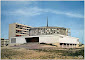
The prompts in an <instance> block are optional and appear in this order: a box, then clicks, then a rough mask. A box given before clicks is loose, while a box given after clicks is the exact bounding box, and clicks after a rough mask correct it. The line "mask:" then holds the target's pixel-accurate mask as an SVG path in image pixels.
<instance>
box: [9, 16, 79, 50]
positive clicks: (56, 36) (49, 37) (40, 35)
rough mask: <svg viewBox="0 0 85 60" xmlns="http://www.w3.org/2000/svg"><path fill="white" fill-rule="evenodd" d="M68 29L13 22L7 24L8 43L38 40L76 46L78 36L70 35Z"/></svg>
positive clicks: (59, 45) (60, 45)
mask: <svg viewBox="0 0 85 60" xmlns="http://www.w3.org/2000/svg"><path fill="white" fill-rule="evenodd" d="M69 30H70V29H68V28H64V27H52V26H49V25H48V18H47V26H45V27H32V26H27V25H23V24H18V23H13V24H10V25H9V40H10V44H23V43H29V42H39V43H48V44H54V45H56V46H58V47H68V48H69V47H71V48H73V47H77V46H78V44H79V38H76V37H71V36H70V31H69Z"/></svg>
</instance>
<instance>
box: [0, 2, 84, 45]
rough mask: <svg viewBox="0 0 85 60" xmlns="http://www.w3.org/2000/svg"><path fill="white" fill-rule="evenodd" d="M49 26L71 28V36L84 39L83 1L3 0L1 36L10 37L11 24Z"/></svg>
mask: <svg viewBox="0 0 85 60" xmlns="http://www.w3.org/2000/svg"><path fill="white" fill-rule="evenodd" d="M47 16H48V21H49V26H57V27H65V28H70V29H71V36H73V37H78V38H79V39H80V40H79V41H80V42H83V43H84V41H82V40H83V39H84V2H83V1H81V2H80V1H3V2H1V37H2V38H8V32H9V24H11V23H20V24H25V25H29V26H33V27H41V26H46V20H47Z"/></svg>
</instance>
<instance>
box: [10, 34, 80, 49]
mask: <svg viewBox="0 0 85 60" xmlns="http://www.w3.org/2000/svg"><path fill="white" fill-rule="evenodd" d="M33 37H39V43H47V44H53V45H56V46H57V47H62V48H74V47H78V46H77V45H78V44H79V38H74V37H71V36H66V35H60V34H54V35H37V36H23V37H12V38H11V41H12V39H13V38H15V40H16V42H14V44H16V43H17V44H18V43H19V44H23V43H29V42H26V38H28V40H29V39H30V38H33ZM62 37H63V38H62ZM11 41H10V43H11V44H13V43H12V42H11Z"/></svg>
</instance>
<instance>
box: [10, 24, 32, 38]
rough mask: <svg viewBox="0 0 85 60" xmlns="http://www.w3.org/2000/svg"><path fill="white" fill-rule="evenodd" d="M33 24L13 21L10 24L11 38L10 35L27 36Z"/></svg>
mask: <svg viewBox="0 0 85 60" xmlns="http://www.w3.org/2000/svg"><path fill="white" fill-rule="evenodd" d="M30 28H31V26H27V25H23V24H18V23H13V24H9V39H10V37H18V36H26V35H29V29H30Z"/></svg>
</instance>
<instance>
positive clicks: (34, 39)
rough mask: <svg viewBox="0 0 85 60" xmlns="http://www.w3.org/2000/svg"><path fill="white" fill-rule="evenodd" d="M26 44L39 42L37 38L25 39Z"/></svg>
mask: <svg viewBox="0 0 85 60" xmlns="http://www.w3.org/2000/svg"><path fill="white" fill-rule="evenodd" d="M25 40H26V43H29V42H39V37H32V38H25Z"/></svg>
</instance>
